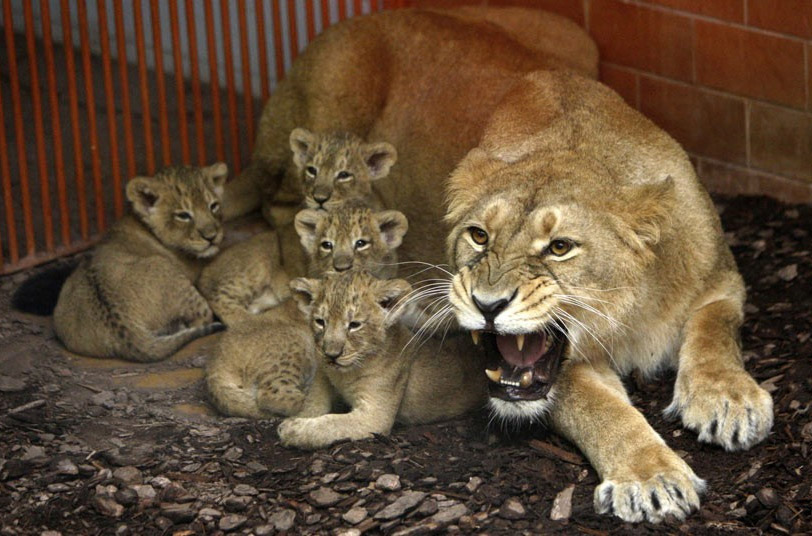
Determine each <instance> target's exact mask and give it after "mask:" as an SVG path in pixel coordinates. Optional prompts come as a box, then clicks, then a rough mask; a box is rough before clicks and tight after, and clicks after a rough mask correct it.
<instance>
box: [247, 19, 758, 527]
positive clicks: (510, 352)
mask: <svg viewBox="0 0 812 536" xmlns="http://www.w3.org/2000/svg"><path fill="white" fill-rule="evenodd" d="M415 58H424V60H420V61H418V60H416V59H415ZM595 59H596V56H595V49H594V45H592V44H591V41H590V40H589V38H588V37H587V36H586V35H585V34H584V33H583V32H582V30H580V29H579V28H577V27H575V26H574V25H573V24H571V23H568V22H566V21H563V20H560V19H558V18H556V17H553V16H551V15H547V14H544V13H542V12H537V11H533V10H520V9H509V10H498V9H489V8H479V9H469V10H465V11H464V12H463V13H461V14H459V13H456V12H452V11H449V12H439V11H404V10H398V11H394V12H386V13H382V14H380V15H374V16H371V17H364V18H360V19H356V20H350V21H349V22H347V23H343V24H339V25H336V26H334V27H332V28H330V29H329V30H328V31H326V32H325V33H324V34H323V35H322V36H321V37H319V38H318V39H316V40H315V41H314V42H313V43H312V44H311V45H310V47H309V48H308V50H307V51H306V52H305V53H304V54H302V55H301V56H300V57H299V59H298V60H297V62H296V63H295V65H294V67H293V69H292V70H291V72H290V73H289V75H288V76H287V77H286V78H285V80H284V81H283V82H282V83H281V84H280V86H279V87H278V89H277V91H276V93H275V94H274V95H273V96H272V97H271V99H270V100H269V102H268V104H267V106H266V108H265V111H264V112H263V121H262V128H261V129H260V132H259V135H258V138H257V146H256V150H255V154H254V160H253V162H252V165H251V173H249V174H247V175H245V176H244V177H243V176H241V177H239V178H238V179H237V180H236V181H235V186H234V189H233V190H232V191H233V193H234V194H236V195H237V196H238V197H239V196H240V195H245V194H246V192H248V191H249V189H248V188H247V186H246V185H247V184H250V183H252V182H254V183H255V184H262V185H263V186H262V190H263V191H264V192H265V193H266V194H267V193H269V192H278V193H277V201H278V202H280V203H284V202H287V199H286V196H287V195H288V192H289V188H288V187H287V186H286V185H287V183H288V182H289V180H290V177H291V176H293V175H294V173H293V169H294V166H293V164H292V162H291V161H290V159H289V157H288V156H287V155H286V154H285V153H286V152H287V151H286V143H285V141H286V135H287V132H289V129H290V128H292V126H293V125H294V124H295V125H304V126H306V127H309V128H313V129H318V130H329V129H334V128H338V127H339V126H341V128H349V129H351V130H352V131H354V132H356V133H357V134H359V135H361V136H375V137H379V138H382V139H386V140H388V141H390V142H392V143H393V144H394V145H395V146H397V147H398V154H399V160H398V162H399V163H398V166H396V167H395V168H393V169H392V178H391V179H390V180H388V181H381V182H380V183H376V184H374V185H373V188H374V189H376V191H377V192H378V193H379V195H380V197H381V199H383V201H384V203H385V204H386V206H392V207H398V209H399V210H402V211H403V212H404V213H405V214H406V217H407V218H408V219H409V223H410V228H411V232H410V233H409V236H408V237H407V238H406V240H404V243H403V247H402V248H401V250H400V253H401V258H402V259H405V260H406V261H410V260H411V261H429V262H432V263H439V262H441V260H442V258H443V253H442V252H443V250H444V249H445V250H446V253H447V258H448V260H449V263H450V270H449V272H450V277H451V281H450V282H449V284H448V286H447V288H448V297H449V300H450V303H451V305H452V306H453V312H454V314H455V315H456V317H457V319H458V321H459V323H460V325H461V326H462V327H463V328H466V329H469V330H472V333H473V334H474V338H475V339H476V338H477V337H479V338H480V339H481V343H482V344H483V345H485V347H486V348H487V349H488V351H489V353H490V355H491V356H492V359H493V363H492V365H491V366H490V367H489V369H488V370H489V372H488V373H487V374H488V376H489V377H490V378H491V380H492V382H491V406H492V408H493V410H494V412H495V413H496V414H497V415H500V416H502V417H505V418H512V419H522V418H524V419H528V420H529V419H536V418H538V417H540V416H544V415H548V416H549V419H548V421H549V423H550V424H551V425H552V426H553V427H554V428H555V429H556V430H558V431H559V432H560V433H561V434H563V435H565V436H566V437H568V438H569V439H570V440H572V441H573V442H574V443H575V444H576V445H577V446H578V447H579V448H580V449H581V450H582V451H583V452H584V453H585V454H586V456H587V457H588V458H589V460H590V462H591V463H592V464H593V465H594V467H595V468H596V469H597V471H598V473H599V475H600V477H601V478H602V479H603V482H602V483H601V484H600V485H599V486H598V487H597V489H596V490H595V507H596V508H597V510H598V511H599V512H612V513H614V514H615V515H617V516H619V517H621V518H622V519H624V520H628V521H640V520H643V519H648V520H651V521H655V522H656V521H660V520H662V519H663V518H664V517H665V516H668V515H674V516H676V517H680V518H682V517H684V516H685V515H686V514H687V513H688V512H689V511H691V510H692V509H694V508H696V507H697V506H698V504H699V497H698V494H699V493H700V492H701V491H702V489H703V487H704V483H703V481H702V480H701V479H699V478H698V477H697V476H696V475H695V474H694V472H693V471H692V470H691V468H690V467H688V465H687V464H686V463H685V462H684V461H683V460H682V459H681V458H680V457H679V456H678V455H677V454H676V453H674V452H673V451H672V450H671V449H670V448H668V446H667V445H666V444H665V442H664V441H663V439H662V438H661V437H660V436H659V435H658V434H657V433H656V432H655V431H654V430H653V429H652V428H651V427H650V426H649V425H648V423H647V422H646V421H645V419H644V418H643V416H642V415H641V414H640V412H638V411H637V410H636V409H635V408H634V407H633V406H632V405H631V404H630V403H629V399H628V397H627V395H626V393H625V391H624V389H623V386H622V383H621V381H620V376H619V375H621V374H624V373H626V372H628V371H630V370H632V369H639V370H642V371H643V372H645V373H650V372H653V371H655V370H656V369H657V368H659V367H662V366H673V367H676V368H677V370H678V373H677V382H676V388H675V391H674V399H673V402H672V404H671V405H670V406H669V411H670V412H671V413H673V414H675V415H679V416H680V417H681V418H682V422H683V424H684V425H685V426H686V427H688V428H690V429H692V430H696V431H697V432H698V433H699V439H700V440H701V441H710V442H713V443H716V444H718V445H721V446H722V447H724V448H725V449H728V450H736V449H742V448H748V447H750V446H752V445H754V444H755V443H757V442H759V441H761V440H762V439H764V437H766V435H767V434H768V433H769V430H770V428H771V426H772V401H771V398H770V396H769V395H768V394H767V393H766V392H765V391H764V390H763V389H761V388H760V387H759V386H758V385H757V384H756V383H755V381H754V380H753V379H752V378H751V377H750V376H749V375H748V374H747V373H746V372H745V371H744V367H743V364H742V358H741V351H740V348H739V343H738V330H739V326H740V324H741V321H742V316H743V315H742V304H743V302H744V285H743V284H742V280H741V277H740V276H739V274H738V271H737V269H736V266H735V263H734V261H733V258H732V255H731V253H730V251H729V249H728V247H727V246H726V244H725V242H724V238H723V235H722V232H721V227H720V223H719V219H718V217H717V215H716V213H715V211H714V208H713V205H712V203H711V202H710V200H709V198H708V196H707V194H706V193H705V191H704V190H703V188H702V186H701V185H700V183H699V181H698V180H697V177H696V175H695V172H694V170H693V168H692V166H691V164H690V161H689V160H688V158H687V156H686V154H685V153H684V151H683V150H682V149H681V148H680V146H679V145H678V144H677V143H676V142H675V141H674V140H673V139H671V138H670V137H669V136H667V135H666V134H665V133H664V132H662V131H661V130H660V129H658V128H657V127H656V126H655V125H653V124H652V123H651V122H649V121H648V120H647V119H645V118H644V117H643V116H642V115H640V114H639V113H638V112H636V111H635V110H633V109H631V108H630V107H628V106H627V105H626V104H625V103H624V102H623V100H622V99H621V98H620V97H619V96H618V95H616V94H615V93H614V92H612V91H611V90H609V89H608V88H606V87H604V86H602V85H601V84H599V83H597V82H594V81H592V80H589V79H588V78H586V77H584V76H581V75H582V74H584V73H586V74H592V73H593V72H594V71H593V70H592V68H591V66H594V65H593V64H592V63H591V62H593V61H594V60H595ZM562 65H564V66H567V65H568V66H570V67H572V69H573V70H575V71H577V72H571V73H567V72H564V71H552V70H550V69H551V68H555V67H561V66H562ZM452 172H453V173H452ZM449 176H450V178H449ZM257 181H258V182H257ZM280 184H281V186H279V185H280ZM259 189H260V187H259V186H255V187H254V191H255V192H258V191H259ZM440 191H445V192H446V197H445V201H446V203H443V202H442V198H441V196H440V195H439V192H440ZM252 199H253V200H254V201H253V202H254V206H256V205H259V204H260V198H259V197H258V196H256V195H255V196H254V197H253V198H252ZM277 201H274V202H277ZM266 202H267V198H266ZM246 206H248V205H243V207H246ZM443 213H445V217H443ZM442 224H445V225H447V227H445V228H444V227H443V226H442ZM444 238H446V239H447V240H446V244H445V245H446V247H445V248H444V244H443V243H442V242H443V241H444V240H443V239H444Z"/></svg>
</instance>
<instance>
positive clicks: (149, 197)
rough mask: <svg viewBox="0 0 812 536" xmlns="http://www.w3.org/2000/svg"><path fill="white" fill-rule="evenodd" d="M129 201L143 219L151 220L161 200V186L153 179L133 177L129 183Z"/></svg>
mask: <svg viewBox="0 0 812 536" xmlns="http://www.w3.org/2000/svg"><path fill="white" fill-rule="evenodd" d="M127 199H128V200H129V201H130V203H132V206H133V210H134V211H135V213H136V214H138V215H139V216H141V217H142V218H149V217H150V216H151V215H152V214H153V212H154V211H155V206H156V205H157V204H158V199H160V186H159V185H158V183H157V182H156V181H155V179H153V178H152V177H133V178H132V179H130V181H129V182H128V183H127Z"/></svg>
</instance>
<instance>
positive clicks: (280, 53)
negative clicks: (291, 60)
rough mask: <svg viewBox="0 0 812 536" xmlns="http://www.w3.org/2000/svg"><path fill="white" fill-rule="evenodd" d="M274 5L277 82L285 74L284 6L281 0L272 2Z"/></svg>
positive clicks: (274, 47) (274, 45)
mask: <svg viewBox="0 0 812 536" xmlns="http://www.w3.org/2000/svg"><path fill="white" fill-rule="evenodd" d="M271 6H272V7H273V49H274V52H276V82H277V83H279V81H280V80H282V77H283V76H285V50H284V48H283V47H282V8H281V7H280V5H279V1H277V0H274V1H272V2H271Z"/></svg>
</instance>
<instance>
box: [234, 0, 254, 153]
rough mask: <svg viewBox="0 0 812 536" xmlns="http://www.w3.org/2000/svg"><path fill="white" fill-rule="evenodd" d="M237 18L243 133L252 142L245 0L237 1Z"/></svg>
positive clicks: (252, 93)
mask: <svg viewBox="0 0 812 536" xmlns="http://www.w3.org/2000/svg"><path fill="white" fill-rule="evenodd" d="M237 20H238V22H239V28H240V58H241V59H242V97H243V98H242V100H243V106H244V107H245V133H246V136H247V137H248V140H249V141H248V142H249V143H254V91H253V88H252V86H251V56H250V55H249V51H248V21H247V20H246V16H245V0H238V2H237Z"/></svg>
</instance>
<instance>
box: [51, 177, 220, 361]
mask: <svg viewBox="0 0 812 536" xmlns="http://www.w3.org/2000/svg"><path fill="white" fill-rule="evenodd" d="M227 174H228V168H227V167H226V165H225V164H222V163H217V164H214V165H212V166H209V167H203V168H195V167H188V166H185V167H169V168H166V169H164V170H162V171H160V172H158V173H157V174H156V175H155V176H154V177H135V178H133V179H132V180H130V181H129V182H128V183H127V199H128V200H129V202H130V203H131V205H132V214H129V215H127V216H125V217H124V218H122V219H121V220H119V221H118V222H116V223H115V225H113V227H112V228H111V229H110V231H109V232H108V233H107V235H106V236H105V237H104V239H103V240H102V241H101V243H99V245H97V246H96V247H95V249H94V250H93V253H92V255H91V256H90V257H89V258H88V259H87V260H85V261H84V262H83V263H82V264H81V265H80V266H79V267H78V268H77V269H76V270H75V271H74V272H73V273H72V274H71V275H70V277H68V279H67V281H65V285H64V286H63V287H62V291H61V292H60V294H59V300H58V302H57V304H56V308H55V309H54V330H55V331H56V335H57V337H59V340H60V341H62V343H63V344H64V345H65V346H66V347H67V348H68V349H69V350H71V351H72V352H77V353H80V354H84V355H90V356H95V357H119V358H122V359H129V360H133V361H144V362H148V361H158V360H161V359H164V358H166V357H168V356H169V355H171V354H172V353H174V352H175V351H176V350H178V349H179V348H180V347H181V346H183V345H185V344H186V343H188V342H189V341H191V340H193V339H196V338H198V337H202V336H204V335H208V334H209V333H213V332H214V331H217V330H219V329H222V327H223V325H222V324H220V323H219V322H214V321H213V315H212V311H211V309H210V308H209V305H208V304H207V303H206V300H205V299H204V298H203V296H201V295H200V293H199V292H198V291H197V289H196V288H195V287H194V284H193V282H194V281H195V280H196V279H197V277H198V275H199V273H200V270H201V269H202V267H203V265H204V263H205V261H206V259H208V258H210V257H212V256H213V255H215V254H216V253H217V252H218V250H219V244H220V242H221V241H222V239H223V230H222V213H221V210H220V199H221V196H222V193H223V184H224V183H225V180H226V176H227Z"/></svg>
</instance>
